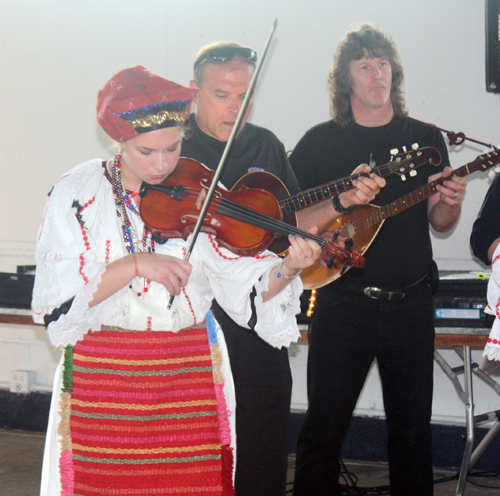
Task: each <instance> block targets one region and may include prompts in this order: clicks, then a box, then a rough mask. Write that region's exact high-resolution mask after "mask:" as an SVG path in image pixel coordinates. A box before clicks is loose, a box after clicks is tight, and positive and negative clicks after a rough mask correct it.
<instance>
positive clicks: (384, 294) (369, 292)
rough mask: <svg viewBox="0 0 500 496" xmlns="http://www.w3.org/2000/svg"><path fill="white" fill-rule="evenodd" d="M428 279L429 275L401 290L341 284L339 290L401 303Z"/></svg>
mask: <svg viewBox="0 0 500 496" xmlns="http://www.w3.org/2000/svg"><path fill="white" fill-rule="evenodd" d="M426 279H427V275H425V276H424V277H422V279H419V280H418V281H417V282H414V283H413V284H410V285H409V286H405V287H404V288H399V289H381V288H377V287H376V286H367V287H362V286H356V285H354V284H340V285H339V286H338V287H339V289H343V290H345V291H354V292H356V293H363V294H364V295H366V296H368V297H369V298H373V299H375V300H387V301H401V300H403V299H404V298H405V297H406V296H407V295H408V294H409V293H411V291H412V290H413V289H414V288H415V287H416V286H417V285H418V284H420V283H421V282H423V281H424V280H426Z"/></svg>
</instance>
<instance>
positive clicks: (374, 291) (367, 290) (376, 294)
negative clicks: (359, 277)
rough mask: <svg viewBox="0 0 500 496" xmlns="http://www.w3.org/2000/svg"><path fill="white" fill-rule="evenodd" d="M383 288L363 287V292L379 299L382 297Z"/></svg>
mask: <svg viewBox="0 0 500 496" xmlns="http://www.w3.org/2000/svg"><path fill="white" fill-rule="evenodd" d="M381 292H382V290H381V289H380V288H375V287H372V286H370V287H368V288H365V289H363V293H364V294H365V295H366V296H368V297H369V298H373V299H374V300H378V299H379V298H380V293H381Z"/></svg>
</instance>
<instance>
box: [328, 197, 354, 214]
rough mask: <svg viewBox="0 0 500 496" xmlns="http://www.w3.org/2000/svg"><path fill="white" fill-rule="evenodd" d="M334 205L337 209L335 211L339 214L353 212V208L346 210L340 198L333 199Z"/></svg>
mask: <svg viewBox="0 0 500 496" xmlns="http://www.w3.org/2000/svg"><path fill="white" fill-rule="evenodd" d="M332 205H333V208H334V209H335V211H336V212H337V213H338V214H344V213H346V212H350V211H351V210H352V207H350V208H345V207H344V206H343V205H342V203H340V199H339V197H338V196H334V197H333V198H332Z"/></svg>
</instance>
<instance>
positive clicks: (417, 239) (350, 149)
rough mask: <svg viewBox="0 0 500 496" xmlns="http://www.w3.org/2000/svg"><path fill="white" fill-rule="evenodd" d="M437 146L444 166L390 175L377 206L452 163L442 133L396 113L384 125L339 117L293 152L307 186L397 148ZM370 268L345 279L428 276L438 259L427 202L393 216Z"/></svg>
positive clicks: (375, 281)
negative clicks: (341, 120) (350, 121)
mask: <svg viewBox="0 0 500 496" xmlns="http://www.w3.org/2000/svg"><path fill="white" fill-rule="evenodd" d="M414 143H417V144H418V145H419V147H420V148H423V147H426V146H432V147H435V148H437V149H438V150H439V152H440V153H441V157H442V162H441V165H440V166H438V167H435V166H432V165H429V164H426V165H423V166H421V167H419V168H418V169H417V175H416V176H415V177H411V178H410V177H409V176H408V175H406V178H407V179H406V181H402V180H401V178H400V177H399V176H390V177H388V178H386V181H387V185H386V187H385V188H383V189H382V190H381V191H380V194H379V195H378V196H377V197H376V198H375V199H374V200H373V202H372V203H373V204H374V205H378V206H384V205H387V204H388V203H390V202H392V201H394V200H396V199H398V198H400V197H402V196H404V195H406V194H408V193H410V192H412V191H414V190H416V189H418V188H419V187H421V186H423V185H425V184H427V182H428V177H429V176H430V175H432V174H436V173H438V172H440V171H441V170H442V169H443V168H444V167H445V166H447V165H449V158H448V151H447V148H446V145H445V143H444V140H443V137H442V136H441V134H440V132H439V131H437V130H436V129H434V128H430V127H428V126H425V125H423V124H420V123H418V122H415V121H412V120H410V119H407V118H403V117H395V118H394V119H392V121H391V122H390V123H389V124H387V125H385V126H380V127H372V128H371V127H363V126H359V125H357V124H354V125H352V126H346V127H342V126H339V125H338V124H336V123H335V122H333V121H328V122H325V123H322V124H319V125H317V126H315V127H313V128H312V129H310V130H309V131H308V132H307V133H306V134H305V135H304V137H303V138H302V139H301V140H300V141H299V143H298V144H297V146H296V147H295V149H294V151H293V152H292V155H291V156H290V163H291V164H292V168H293V170H294V172H295V175H296V176H297V179H298V181H299V185H300V188H301V189H302V190H305V189H308V188H312V187H316V186H319V185H321V184H325V183H328V182H330V181H333V180H335V179H338V178H341V177H346V176H349V175H350V174H351V173H352V171H353V170H354V169H355V168H356V167H357V166H358V165H359V164H362V163H366V164H371V165H377V166H380V165H382V164H385V163H388V162H389V161H390V159H391V150H392V149H395V148H397V149H398V150H399V152H402V151H403V146H405V147H406V149H407V150H411V148H412V145H413V144H414ZM364 256H365V258H366V266H365V268H364V269H351V270H349V271H348V272H347V273H346V274H345V275H344V276H342V278H341V279H342V280H343V282H348V283H350V284H359V285H361V286H377V287H386V288H398V287H404V286H407V285H409V284H412V283H414V282H416V281H418V280H419V279H420V278H422V277H423V276H424V275H425V274H426V273H427V272H428V269H429V265H430V263H431V260H432V246H431V240H430V234H429V222H428V218H427V201H422V202H420V203H418V204H416V205H414V206H412V207H411V208H409V209H407V210H406V211H404V212H402V213H400V214H398V215H396V216H395V217H392V218H389V219H387V220H386V221H385V223H384V224H383V226H382V228H381V229H380V231H379V232H378V234H377V235H376V237H375V239H374V241H373V243H372V244H371V246H370V247H369V248H368V250H367V251H366V252H365V255H364ZM334 284H335V283H334Z"/></svg>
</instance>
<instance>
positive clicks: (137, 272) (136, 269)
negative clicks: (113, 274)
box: [134, 252, 139, 277]
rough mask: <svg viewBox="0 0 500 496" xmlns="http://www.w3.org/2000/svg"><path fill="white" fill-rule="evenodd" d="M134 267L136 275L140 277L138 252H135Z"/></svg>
mask: <svg viewBox="0 0 500 496" xmlns="http://www.w3.org/2000/svg"><path fill="white" fill-rule="evenodd" d="M134 267H135V275H136V277H139V269H138V268H137V253H135V252H134Z"/></svg>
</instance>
